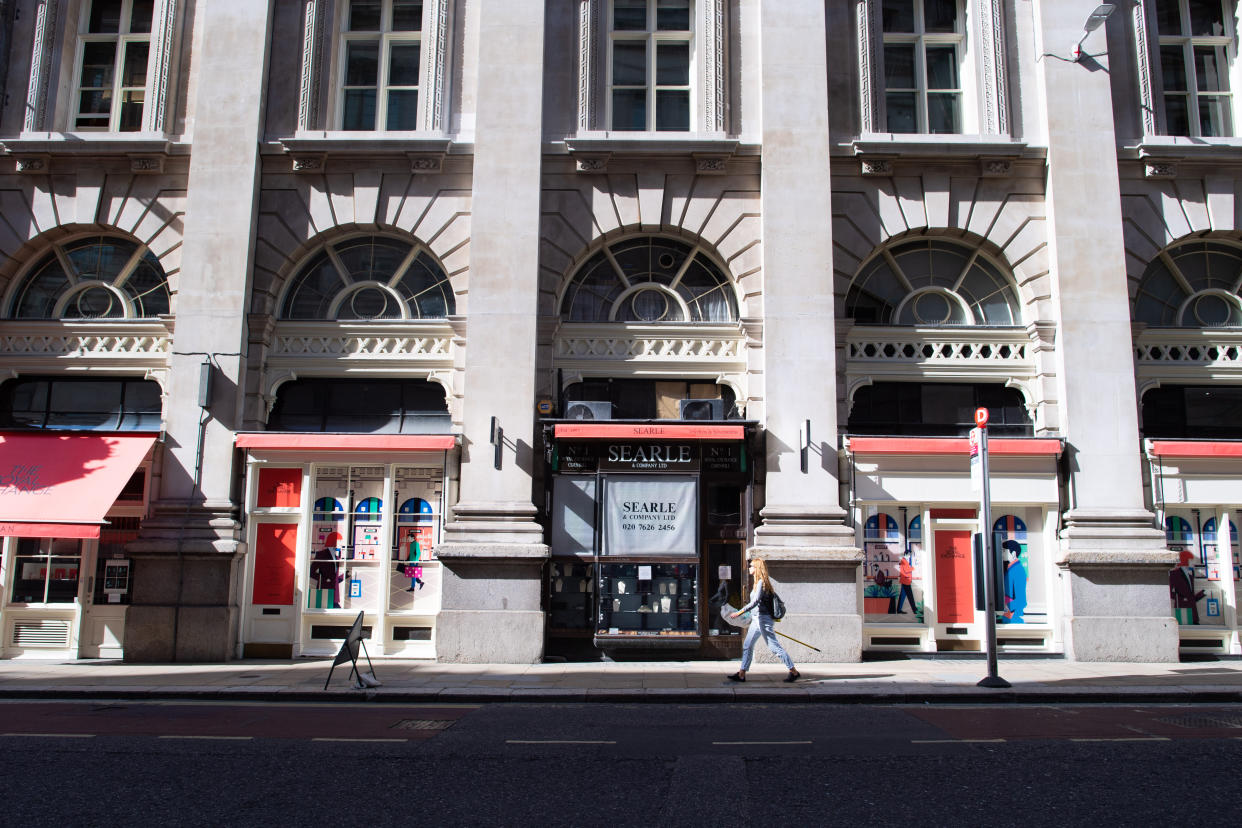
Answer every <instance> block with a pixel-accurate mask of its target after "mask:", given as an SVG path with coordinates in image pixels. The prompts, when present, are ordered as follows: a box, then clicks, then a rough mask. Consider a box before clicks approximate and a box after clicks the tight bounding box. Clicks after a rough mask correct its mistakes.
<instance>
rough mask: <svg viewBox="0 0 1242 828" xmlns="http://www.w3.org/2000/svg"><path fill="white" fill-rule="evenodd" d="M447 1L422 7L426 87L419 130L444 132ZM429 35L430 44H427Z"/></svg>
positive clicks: (437, 0) (433, 0) (436, 0)
mask: <svg viewBox="0 0 1242 828" xmlns="http://www.w3.org/2000/svg"><path fill="white" fill-rule="evenodd" d="M452 7H453V4H452V3H451V2H450V0H427V2H426V3H425V4H424V6H423V48H424V49H425V50H427V54H428V60H427V83H426V86H428V87H430V89H429V90H428V92H427V94H426V95H424V96H423V99H424V101H425V103H424V105H423V129H425V130H428V131H431V132H444V131H445V129H446V127H447V124H446V123H445V117H444V100H445V89H446V88H447V86H448V31H449V14H450V12H451V10H452ZM428 35H430V36H431V37H430V41H429V40H428V37H427V36H428Z"/></svg>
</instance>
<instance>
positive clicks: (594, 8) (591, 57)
mask: <svg viewBox="0 0 1242 828" xmlns="http://www.w3.org/2000/svg"><path fill="white" fill-rule="evenodd" d="M598 19H599V0H580V5H579V7H578V131H579V132H587V131H590V130H593V129H595V127H596V117H595V112H596V106H595V97H596V95H597V94H598V93H597V91H596V89H597V87H596V74H597V69H596V64H597V63H598V58H597V55H596V52H597V51H598V50H597V49H596V46H595V40H596V28H597V26H598V25H599V24H598V22H597V21H598ZM579 169H581V168H579Z"/></svg>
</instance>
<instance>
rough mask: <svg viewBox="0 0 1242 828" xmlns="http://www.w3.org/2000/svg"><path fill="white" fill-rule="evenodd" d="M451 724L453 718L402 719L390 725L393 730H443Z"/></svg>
mask: <svg viewBox="0 0 1242 828" xmlns="http://www.w3.org/2000/svg"><path fill="white" fill-rule="evenodd" d="M452 726H453V719H402V720H401V721H399V722H397V723H396V724H394V725H393V726H392V729H393V730H445V729H447V728H450V727H452Z"/></svg>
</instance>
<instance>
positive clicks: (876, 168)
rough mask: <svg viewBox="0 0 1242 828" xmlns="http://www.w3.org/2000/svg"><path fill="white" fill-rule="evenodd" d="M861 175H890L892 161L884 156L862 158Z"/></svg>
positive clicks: (891, 172)
mask: <svg viewBox="0 0 1242 828" xmlns="http://www.w3.org/2000/svg"><path fill="white" fill-rule="evenodd" d="M862 174H863V175H892V174H893V162H891V161H889V160H887V159H884V158H864V159H862Z"/></svg>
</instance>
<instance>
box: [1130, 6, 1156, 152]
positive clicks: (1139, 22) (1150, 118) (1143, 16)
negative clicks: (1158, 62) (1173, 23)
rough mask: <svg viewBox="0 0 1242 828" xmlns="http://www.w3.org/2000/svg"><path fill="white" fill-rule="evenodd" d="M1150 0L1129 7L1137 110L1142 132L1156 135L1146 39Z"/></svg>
mask: <svg viewBox="0 0 1242 828" xmlns="http://www.w3.org/2000/svg"><path fill="white" fill-rule="evenodd" d="M1150 5H1151V0H1134V2H1133V5H1132V6H1131V8H1130V16H1131V26H1130V31H1132V32H1133V33H1134V58H1135V63H1137V64H1138V66H1137V68H1138V86H1139V99H1138V111H1139V113H1140V114H1141V116H1142V118H1143V134H1144V135H1156V134H1157V126H1156V93H1155V87H1154V85H1153V84H1152V79H1151V47H1150V45H1149V44H1148V41H1147V7H1148V6H1150Z"/></svg>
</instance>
